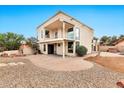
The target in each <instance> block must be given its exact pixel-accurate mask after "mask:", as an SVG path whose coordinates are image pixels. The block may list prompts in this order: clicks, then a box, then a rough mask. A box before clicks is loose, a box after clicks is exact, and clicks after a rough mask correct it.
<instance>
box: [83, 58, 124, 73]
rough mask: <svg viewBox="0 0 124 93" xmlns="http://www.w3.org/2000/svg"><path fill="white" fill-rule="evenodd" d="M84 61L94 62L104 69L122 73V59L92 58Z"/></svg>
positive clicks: (123, 66) (123, 70)
mask: <svg viewBox="0 0 124 93" xmlns="http://www.w3.org/2000/svg"><path fill="white" fill-rule="evenodd" d="M85 60H88V61H92V62H96V63H98V64H100V65H102V66H104V67H107V68H110V69H112V70H115V71H118V72H124V57H101V56H94V57H88V58H85Z"/></svg>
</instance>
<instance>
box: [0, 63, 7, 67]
mask: <svg viewBox="0 0 124 93" xmlns="http://www.w3.org/2000/svg"><path fill="white" fill-rule="evenodd" d="M7 65H8V64H5V63H0V67H4V66H7Z"/></svg>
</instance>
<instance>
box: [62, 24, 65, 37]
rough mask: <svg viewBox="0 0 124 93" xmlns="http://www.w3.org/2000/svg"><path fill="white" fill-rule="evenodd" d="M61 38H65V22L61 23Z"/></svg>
mask: <svg viewBox="0 0 124 93" xmlns="http://www.w3.org/2000/svg"><path fill="white" fill-rule="evenodd" d="M62 31H63V38H65V22H62Z"/></svg>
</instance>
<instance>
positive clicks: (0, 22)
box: [0, 5, 124, 37]
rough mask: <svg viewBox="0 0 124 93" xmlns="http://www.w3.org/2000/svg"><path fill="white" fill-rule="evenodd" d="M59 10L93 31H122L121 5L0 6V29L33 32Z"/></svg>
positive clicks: (26, 34) (115, 33)
mask: <svg viewBox="0 0 124 93" xmlns="http://www.w3.org/2000/svg"><path fill="white" fill-rule="evenodd" d="M57 11H63V12H65V13H67V14H69V15H70V16H72V17H74V18H76V19H77V20H79V21H81V22H83V23H84V24H86V25H88V26H90V27H91V28H93V29H94V35H95V36H96V37H101V36H103V35H120V34H124V6H91V5H89V6H85V5H80V6H79V5H78V6H69V5H68V6H62V5H58V6H50V5H46V6H43V5H41V6H0V33H4V32H16V33H18V34H23V35H24V36H25V37H30V36H36V27H37V26H38V25H40V24H41V23H43V22H44V21H45V20H47V19H48V18H50V17H51V16H53V15H54V14H55V13H56V12H57Z"/></svg>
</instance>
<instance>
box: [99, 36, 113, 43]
mask: <svg viewBox="0 0 124 93" xmlns="http://www.w3.org/2000/svg"><path fill="white" fill-rule="evenodd" d="M110 41H111V37H110V36H103V37H101V39H100V45H109V44H110Z"/></svg>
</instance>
